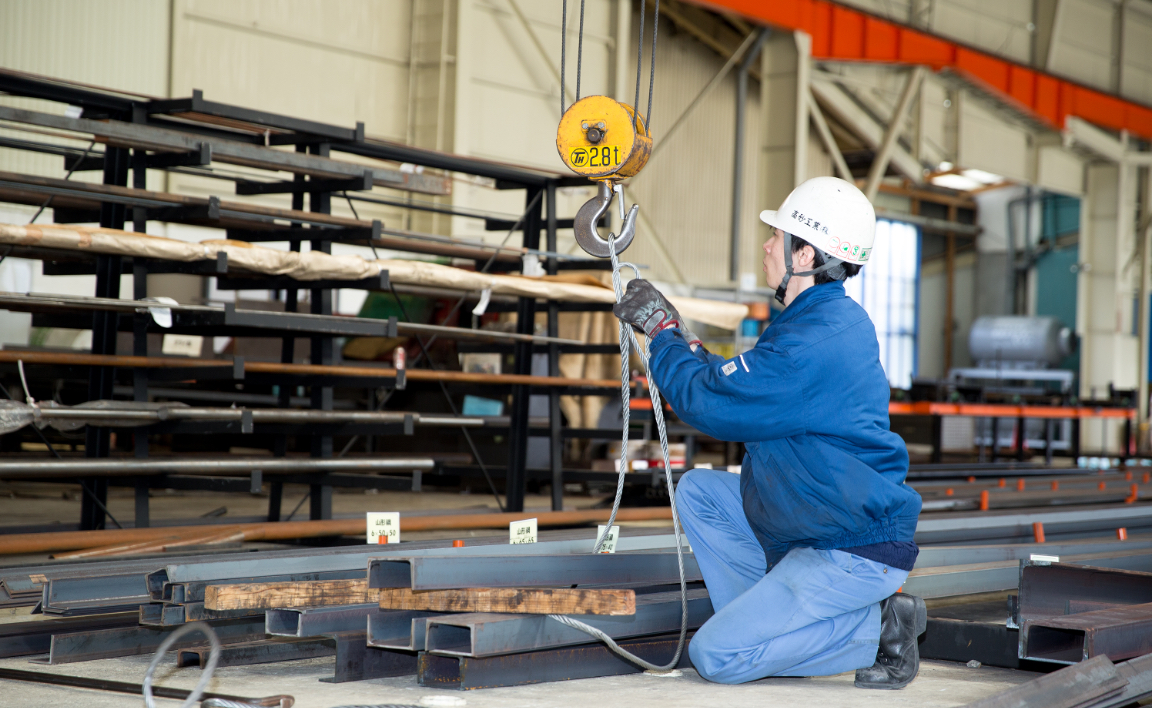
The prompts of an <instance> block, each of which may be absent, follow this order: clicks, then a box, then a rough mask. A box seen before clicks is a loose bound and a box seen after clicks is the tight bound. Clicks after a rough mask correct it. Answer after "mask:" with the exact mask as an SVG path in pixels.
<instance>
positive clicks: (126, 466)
mask: <svg viewBox="0 0 1152 708" xmlns="http://www.w3.org/2000/svg"><path fill="white" fill-rule="evenodd" d="M434 466H435V462H434V461H433V460H432V459H431V458H427V457H401V458H388V457H385V458H376V457H371V458H347V457H341V458H332V459H320V458H311V457H301V458H291V457H265V458H259V457H247V458H229V459H223V460H220V459H208V460H204V459H197V458H195V457H192V458H187V457H181V458H173V459H166V458H163V457H150V458H144V459H135V458H132V459H119V458H111V457H106V458H99V459H78V460H21V461H19V462H0V479H5V478H9V477H15V476H34V477H36V478H38V479H39V478H51V477H76V476H85V475H111V476H116V477H123V476H128V477H131V476H135V475H148V474H167V473H180V474H200V475H223V474H229V473H244V474H247V473H249V472H252V471H254V470H260V471H262V472H264V473H266V474H273V473H277V472H350V471H355V472H382V471H389V472H393V471H397V470H403V471H409V470H430V469H432V468H433V467H434ZM185 528H200V530H201V531H202V530H203V527H185ZM140 530H142V529H140Z"/></svg>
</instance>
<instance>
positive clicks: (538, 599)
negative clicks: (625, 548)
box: [379, 588, 636, 615]
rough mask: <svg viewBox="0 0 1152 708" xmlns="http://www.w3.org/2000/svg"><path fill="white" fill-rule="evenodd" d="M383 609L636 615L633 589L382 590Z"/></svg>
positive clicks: (381, 601)
mask: <svg viewBox="0 0 1152 708" xmlns="http://www.w3.org/2000/svg"><path fill="white" fill-rule="evenodd" d="M379 592H380V609H382V610H429V611H433V612H506V613H514V614H539V615H634V614H636V593H635V591H633V590H581V589H578V588H577V589H568V588H563V589H553V588H465V589H459V590H419V591H417V590H411V589H408V588H387V589H384V590H380V591H379Z"/></svg>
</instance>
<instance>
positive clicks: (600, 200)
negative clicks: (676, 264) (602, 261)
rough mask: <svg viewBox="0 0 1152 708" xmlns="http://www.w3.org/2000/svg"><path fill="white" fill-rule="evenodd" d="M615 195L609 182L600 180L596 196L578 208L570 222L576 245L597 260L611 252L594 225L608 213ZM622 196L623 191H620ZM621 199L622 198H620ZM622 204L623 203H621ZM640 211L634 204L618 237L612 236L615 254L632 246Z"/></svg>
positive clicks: (609, 254) (606, 256)
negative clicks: (637, 216)
mask: <svg viewBox="0 0 1152 708" xmlns="http://www.w3.org/2000/svg"><path fill="white" fill-rule="evenodd" d="M614 195H615V190H614V189H613V186H612V184H610V183H609V180H602V181H600V182H598V183H597V188H596V196H594V197H592V198H591V199H589V200H588V201H587V202H585V203H584V206H582V207H580V210H579V211H577V212H576V218H575V219H574V220H573V222H572V231H573V233H574V234H575V235H576V243H578V244H580V247H581V248H583V249H584V250H585V251H587V252H588V253H589V254H591V255H593V256H596V257H598V258H608V257H609V256H611V255H612V251H611V250H610V249H609V248H608V241H607V240H606V239H604V238H603V237H602V236H601V235H600V232H599V231H597V230H596V223H597V222H598V221H600V217H602V216H604V214H606V213H607V212H608V208H609V207H610V206H611V205H612V197H613V196H614ZM621 195H623V191H621ZM621 199H623V196H621ZM621 204H623V202H621ZM639 211H640V207H639V206H638V205H636V204H633V205H632V208H631V209H630V210H629V211H628V215H627V216H626V217H624V224H623V226H621V228H620V235H619V236H616V235H614V234H613V235H612V238H614V239H615V241H616V243H615V246H616V253H621V252H622V251H624V249H626V248H628V246H630V245H631V244H632V239H633V238H635V236H636V215H637V213H638V212H639Z"/></svg>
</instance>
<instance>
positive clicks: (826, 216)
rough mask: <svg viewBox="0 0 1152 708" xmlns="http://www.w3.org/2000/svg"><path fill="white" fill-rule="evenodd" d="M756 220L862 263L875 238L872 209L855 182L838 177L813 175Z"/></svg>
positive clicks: (834, 255) (843, 257)
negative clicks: (780, 202) (777, 205)
mask: <svg viewBox="0 0 1152 708" xmlns="http://www.w3.org/2000/svg"><path fill="white" fill-rule="evenodd" d="M760 220H761V221H763V222H764V223H765V224H768V225H769V226H775V227H776V228H778V229H780V230H782V231H784V233H788V234H792V235H793V236H799V237H800V238H802V239H804V240H805V241H807V242H808V243H810V244H812V245H813V246H815V247H816V248H819V249H820V250H821V251H824V252H825V253H827V254H828V255H829V256H832V257H833V258H837V259H839V260H842V261H847V262H848V263H855V264H857V265H863V264H864V263H866V262H867V261H868V257H869V256H871V255H872V243H873V242H874V241H875V240H876V210H875V209H873V208H872V204H871V203H870V202H869V201H868V197H866V196H864V192H861V191H860V190H859V189H858V188H857V187H856V185H854V184H852V183H851V182H846V181H844V180H842V179H840V178H838V177H813V178H812V179H810V180H808V181H807V182H804V183H803V184H801V185H800V186H799V187H797V188H796V189H793V190H792V193H791V194H789V195H788V198H787V199H785V200H784V203H783V204H781V205H780V209H778V210H776V211H772V210H771V209H765V210H764V211H762V212H760Z"/></svg>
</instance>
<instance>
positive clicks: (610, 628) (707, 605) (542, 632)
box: [425, 590, 712, 657]
mask: <svg viewBox="0 0 1152 708" xmlns="http://www.w3.org/2000/svg"><path fill="white" fill-rule="evenodd" d="M711 616H712V601H711V600H709V599H708V591H707V590H690V591H688V628H689V629H696V628H698V627H699V626H700V625H702V624H704V622H705V621H707V620H708V618H709V617H711ZM576 619H579V620H580V621H581V622H584V623H585V624H588V625H590V626H592V627H595V628H596V629H599V630H601V631H603V632H605V633H606V634H608V636H610V637H612V638H613V639H626V638H629V637H639V636H644V635H647V634H663V633H666V632H672V631H676V630H679V629H680V620H681V612H680V593H679V592H678V591H677V592H663V593H655V594H652V595H645V596H642V597H638V598H636V614H635V615H629V616H623V617H612V616H605V615H580V616H579V617H577V618H576ZM425 640H426V650H427V651H428V652H429V653H432V654H440V655H442V656H471V657H484V656H499V655H501V654H514V653H518V652H526V651H537V650H540V649H551V648H555V647H563V646H570V645H573V644H586V643H588V642H594V641H596V640H595V639H594V638H592V637H591V636H589V635H588V634H586V633H584V632H582V631H580V630H578V629H573V628H572V627H569V626H568V625H566V624H562V623H560V622H557V621H556V620H554V619H552V618H550V617H548V616H547V615H502V614H495V613H487V612H475V613H467V614H459V615H448V616H446V617H440V618H436V619H430V620H428V629H427V633H426V635H425Z"/></svg>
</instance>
